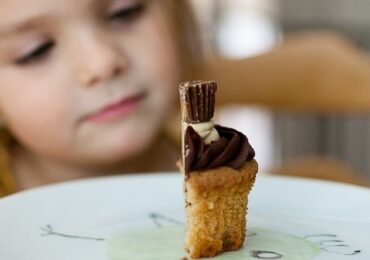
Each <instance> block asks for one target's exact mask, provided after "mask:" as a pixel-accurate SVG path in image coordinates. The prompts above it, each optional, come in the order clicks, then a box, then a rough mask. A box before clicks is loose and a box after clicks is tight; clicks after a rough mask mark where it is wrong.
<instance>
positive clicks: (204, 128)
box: [189, 121, 220, 145]
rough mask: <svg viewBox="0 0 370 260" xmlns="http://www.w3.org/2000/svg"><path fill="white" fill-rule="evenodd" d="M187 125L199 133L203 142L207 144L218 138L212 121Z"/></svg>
mask: <svg viewBox="0 0 370 260" xmlns="http://www.w3.org/2000/svg"><path fill="white" fill-rule="evenodd" d="M189 126H191V127H192V128H193V129H194V130H195V132H197V133H198V134H199V135H200V137H201V138H202V139H203V140H204V143H205V144H207V145H209V144H211V143H212V142H215V141H218V140H219V139H220V135H219V134H218V132H217V130H216V128H215V124H214V123H213V121H208V122H202V123H197V124H189Z"/></svg>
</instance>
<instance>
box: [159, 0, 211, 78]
mask: <svg viewBox="0 0 370 260" xmlns="http://www.w3.org/2000/svg"><path fill="white" fill-rule="evenodd" d="M160 1H161V2H162V5H163V7H164V9H165V13H166V14H167V18H168V19H169V25H170V26H171V28H170V29H171V30H172V33H173V36H174V38H175V41H176V44H177V47H178V49H179V52H180V53H179V54H180V59H181V65H182V72H183V75H182V76H183V79H191V78H192V76H193V75H194V73H195V68H196V67H199V66H201V65H202V64H203V58H204V57H203V47H202V42H201V33H200V30H199V25H198V23H197V20H196V17H195V15H194V13H193V10H192V6H191V4H190V3H189V0H160Z"/></svg>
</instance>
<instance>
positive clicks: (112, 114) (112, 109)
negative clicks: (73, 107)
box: [86, 93, 145, 122]
mask: <svg viewBox="0 0 370 260" xmlns="http://www.w3.org/2000/svg"><path fill="white" fill-rule="evenodd" d="M144 97H145V93H140V94H138V95H135V96H132V97H129V98H124V99H122V100H121V101H119V102H117V103H114V104H111V105H108V106H106V107H104V108H103V109H101V110H99V111H97V112H96V113H93V114H91V115H89V116H87V118H86V119H87V121H95V122H106V121H111V120H115V119H118V118H122V117H124V116H126V115H128V114H129V113H130V112H132V111H133V110H134V109H135V108H136V107H137V106H138V104H139V103H140V101H142V100H143V99H144Z"/></svg>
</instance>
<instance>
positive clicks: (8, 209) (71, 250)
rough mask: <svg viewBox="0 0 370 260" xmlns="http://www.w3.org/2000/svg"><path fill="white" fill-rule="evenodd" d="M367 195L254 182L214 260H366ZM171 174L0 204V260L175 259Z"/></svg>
mask: <svg viewBox="0 0 370 260" xmlns="http://www.w3.org/2000/svg"><path fill="white" fill-rule="evenodd" d="M369 205H370V191H369V190H368V189H364V188H358V187H355V186H349V185H339V184H334V183H329V182H319V181H310V180H305V179H293V178H282V177H268V176H261V175H260V176H258V178H257V183H256V184H255V187H254V189H253V190H252V193H251V195H250V204H249V214H248V230H249V231H248V237H247V240H246V244H245V246H244V247H243V249H242V250H240V251H238V252H232V253H226V254H222V255H221V256H219V257H217V258H216V259H228V260H229V259H230V260H232V259H256V258H259V259H370V207H369ZM183 220H184V199H183V195H182V183H181V177H180V174H179V173H170V174H155V175H154V174H152V175H136V176H126V177H114V178H100V179H92V180H85V181H78V182H69V183H64V184H58V185H52V186H48V187H44V188H39V189H35V190H30V191H27V192H23V193H19V194H16V195H13V196H10V197H7V198H4V199H2V200H0V259H1V260H33V259H34V260H74V259H76V260H85V259H86V260H135V259H148V260H149V259H150V260H157V259H158V260H166V259H168V260H179V259H180V258H182V257H184V256H185V255H186V254H185V251H184V250H183V237H184V234H183V232H184V227H183V224H182V223H183Z"/></svg>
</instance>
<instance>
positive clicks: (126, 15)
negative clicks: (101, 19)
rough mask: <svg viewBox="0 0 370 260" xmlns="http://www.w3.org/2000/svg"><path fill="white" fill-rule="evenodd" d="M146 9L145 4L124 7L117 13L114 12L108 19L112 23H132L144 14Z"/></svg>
mask: <svg viewBox="0 0 370 260" xmlns="http://www.w3.org/2000/svg"><path fill="white" fill-rule="evenodd" d="M144 9H145V4H144V3H137V4H134V5H132V6H128V7H124V8H121V9H119V10H117V11H115V12H112V13H111V14H110V15H109V16H108V19H109V20H110V21H118V22H130V21H132V20H134V19H135V18H137V17H138V16H139V15H140V14H142V13H143V11H144Z"/></svg>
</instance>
